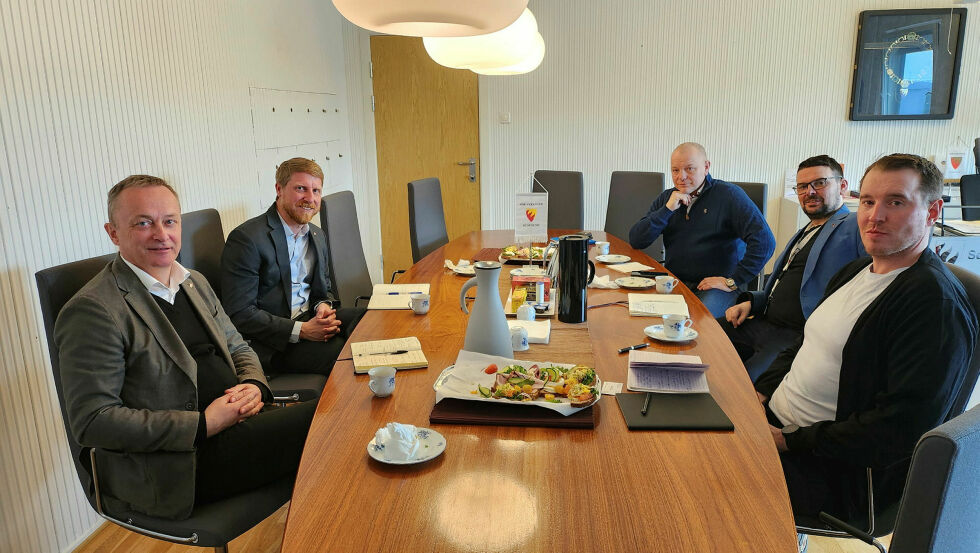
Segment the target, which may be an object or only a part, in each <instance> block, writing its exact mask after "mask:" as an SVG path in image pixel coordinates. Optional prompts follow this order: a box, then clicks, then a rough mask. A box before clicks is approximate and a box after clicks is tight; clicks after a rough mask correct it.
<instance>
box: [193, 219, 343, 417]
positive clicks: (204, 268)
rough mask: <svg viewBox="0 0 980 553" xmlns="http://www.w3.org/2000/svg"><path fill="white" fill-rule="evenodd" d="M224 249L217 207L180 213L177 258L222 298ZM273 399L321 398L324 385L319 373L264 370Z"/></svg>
mask: <svg viewBox="0 0 980 553" xmlns="http://www.w3.org/2000/svg"><path fill="white" fill-rule="evenodd" d="M224 249H225V233H224V229H223V228H222V226H221V214H219V213H218V210H217V209H201V210H198V211H190V212H187V213H183V214H181V216H180V253H179V254H177V261H178V263H180V264H181V265H183V266H184V267H186V268H188V269H194V270H195V271H198V272H199V273H201V274H202V275H204V278H206V279H208V284H210V285H211V288H212V289H213V290H214V293H215V294H217V296H218V299H221V288H220V286H221V252H223V251H224ZM266 378H267V379H268V380H269V389H270V390H272V395H273V396H274V398H273V401H274V402H275V403H278V404H285V403H290V402H294V401H306V400H310V399H316V398H318V397H320V392H321V391H323V387H324V386H325V385H326V384H327V377H325V376H323V375H321V374H313V373H310V374H272V373H267V374H266Z"/></svg>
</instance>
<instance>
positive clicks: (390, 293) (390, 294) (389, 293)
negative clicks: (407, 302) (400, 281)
mask: <svg viewBox="0 0 980 553" xmlns="http://www.w3.org/2000/svg"><path fill="white" fill-rule="evenodd" d="M424 293H425V292H388V295H389V296H400V295H402V294H424Z"/></svg>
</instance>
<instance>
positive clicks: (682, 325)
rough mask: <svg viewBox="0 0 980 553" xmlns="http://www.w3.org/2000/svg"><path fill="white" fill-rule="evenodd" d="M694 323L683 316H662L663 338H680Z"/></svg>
mask: <svg viewBox="0 0 980 553" xmlns="http://www.w3.org/2000/svg"><path fill="white" fill-rule="evenodd" d="M693 325H694V321H692V320H691V319H688V318H687V317H685V316H684V315H664V336H666V337H668V338H681V337H683V336H684V334H685V332H684V331H685V330H687V329H688V328H691V326H693Z"/></svg>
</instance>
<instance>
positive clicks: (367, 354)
mask: <svg viewBox="0 0 980 553" xmlns="http://www.w3.org/2000/svg"><path fill="white" fill-rule="evenodd" d="M403 353H408V350H407V349H400V350H398V351H383V352H381V353H358V354H357V355H355V356H354V357H366V356H369V355H401V354H403ZM337 361H343V359H338V360H337Z"/></svg>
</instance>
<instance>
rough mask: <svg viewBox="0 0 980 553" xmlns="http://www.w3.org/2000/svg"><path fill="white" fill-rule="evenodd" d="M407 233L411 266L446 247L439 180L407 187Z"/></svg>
mask: <svg viewBox="0 0 980 553" xmlns="http://www.w3.org/2000/svg"><path fill="white" fill-rule="evenodd" d="M408 232H409V238H410V239H411V241H412V262H414V263H418V262H419V260H420V259H422V258H423V257H425V256H427V255H429V254H430V253H432V252H433V251H435V250H438V249H439V248H441V247H443V246H445V245H446V244H448V243H449V235H448V234H447V233H446V216H445V214H444V213H443V210H442V188H441V187H440V186H439V179H437V178H435V177H430V178H427V179H419V180H413V181H412V182H410V183H408Z"/></svg>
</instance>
